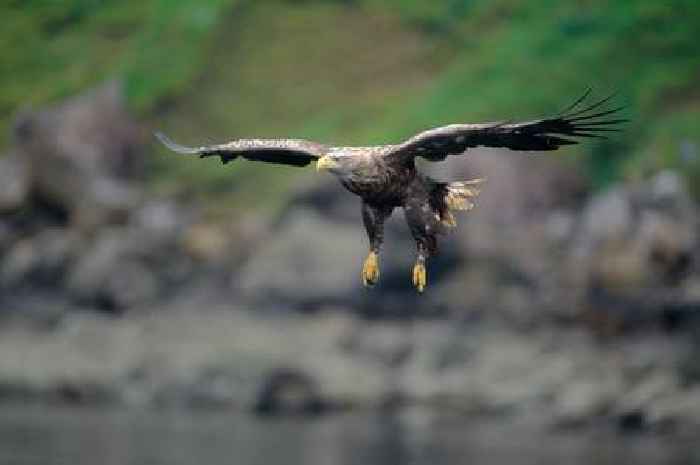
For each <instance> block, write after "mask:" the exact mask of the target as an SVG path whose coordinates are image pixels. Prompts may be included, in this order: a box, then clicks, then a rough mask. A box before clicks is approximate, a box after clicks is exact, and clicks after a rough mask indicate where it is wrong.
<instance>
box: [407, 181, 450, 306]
mask: <svg viewBox="0 0 700 465" xmlns="http://www.w3.org/2000/svg"><path fill="white" fill-rule="evenodd" d="M403 210H404V213H405V215H406V223H408V227H409V229H410V230H411V235H412V236H413V240H414V241H416V249H417V255H416V263H415V265H414V266H413V273H412V279H413V286H414V287H415V288H416V290H417V291H418V292H419V293H422V292H423V291H424V290H425V287H426V286H427V285H428V277H427V272H426V268H425V263H426V261H427V259H428V257H430V256H432V255H435V254H436V253H437V250H438V245H437V234H439V233H441V232H442V231H443V230H444V227H445V226H444V225H443V224H441V223H440V215H439V213H438V212H437V211H436V210H435V209H433V207H432V206H431V204H430V202H429V201H428V200H427V199H424V198H421V197H420V196H418V195H416V196H414V197H413V198H410V199H409V200H408V201H407V202H406V204H405V205H404V207H403Z"/></svg>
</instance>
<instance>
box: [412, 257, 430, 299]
mask: <svg viewBox="0 0 700 465" xmlns="http://www.w3.org/2000/svg"><path fill="white" fill-rule="evenodd" d="M426 284H428V278H427V274H426V272H425V265H424V264H423V263H420V262H419V263H416V265H415V266H414V267H413V285H414V286H415V287H416V289H417V290H418V292H419V293H422V292H423V291H424V290H425V286H426Z"/></svg>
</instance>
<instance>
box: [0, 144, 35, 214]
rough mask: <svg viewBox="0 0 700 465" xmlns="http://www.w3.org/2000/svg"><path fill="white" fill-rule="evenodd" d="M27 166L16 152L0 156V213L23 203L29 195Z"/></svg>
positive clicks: (9, 210)
mask: <svg viewBox="0 0 700 465" xmlns="http://www.w3.org/2000/svg"><path fill="white" fill-rule="evenodd" d="M29 186H30V178H29V167H28V166H27V162H26V160H25V159H22V158H21V157H20V156H19V155H18V154H17V153H10V154H8V155H5V156H4V157H0V214H3V213H8V212H13V211H15V210H17V209H19V208H20V207H21V206H22V205H24V203H25V201H26V200H27V196H28V195H29Z"/></svg>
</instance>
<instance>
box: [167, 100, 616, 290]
mask: <svg viewBox="0 0 700 465" xmlns="http://www.w3.org/2000/svg"><path fill="white" fill-rule="evenodd" d="M590 93H591V90H590V89H588V90H587V91H586V92H585V93H584V94H583V95H582V96H581V97H580V98H578V99H577V100H576V101H575V102H573V103H572V104H571V105H569V106H568V107H567V108H566V109H564V110H563V111H561V112H560V113H558V114H557V115H556V116H552V117H547V118H543V119H535V120H531V121H524V122H512V121H501V122H493V123H478V124H450V125H447V126H442V127H437V128H433V129H429V130H426V131H423V132H420V133H418V134H416V135H415V136H413V137H411V138H410V139H408V140H406V141H404V142H402V143H399V144H388V145H376V146H368V147H335V146H329V145H325V144H322V143H318V142H313V141H308V140H303V139H237V140H233V141H230V142H226V143H223V144H216V145H204V146H200V147H187V146H183V145H179V144H177V143H175V142H173V141H172V140H171V139H169V138H168V137H167V136H165V135H164V134H163V133H160V132H156V133H155V136H156V137H157V138H158V139H159V140H160V141H161V142H162V143H163V144H164V145H165V146H166V147H167V148H168V149H170V150H172V151H174V152H177V153H180V154H185V155H196V156H199V157H200V158H205V157H211V156H213V157H219V158H220V159H221V162H222V163H224V164H226V163H229V162H231V161H233V160H236V159H238V158H243V159H246V160H252V161H258V162H265V163H273V164H280V165H290V166H297V167H304V166H307V165H309V164H310V163H311V162H312V161H315V162H316V170H317V171H328V172H330V173H332V174H333V175H335V176H336V177H337V178H338V180H339V181H340V183H341V184H342V185H343V186H344V187H345V188H346V189H347V190H349V191H350V192H352V193H354V194H356V195H357V196H359V197H360V199H361V200H362V220H363V223H364V227H365V229H366V232H367V236H368V238H369V253H368V255H367V258H366V259H365V261H364V263H363V267H362V273H361V278H362V283H363V284H364V285H365V286H367V287H369V286H373V285H374V284H376V283H377V282H378V280H379V254H380V249H381V247H382V243H383V241H384V222H385V221H386V220H387V219H388V218H389V216H390V215H391V214H392V212H393V211H394V210H395V209H397V208H401V209H403V211H404V215H405V219H406V223H407V224H408V227H409V229H410V232H411V235H412V236H413V239H414V241H415V244H416V259H415V264H414V266H413V270H412V274H411V276H412V282H413V286H414V287H415V288H416V290H417V291H418V293H422V292H423V291H424V289H425V287H426V285H427V273H426V260H427V259H428V258H429V257H430V256H433V255H435V254H436V253H437V251H438V236H440V235H443V234H445V233H447V232H448V231H449V230H450V229H452V228H454V227H455V226H456V224H457V222H456V220H455V217H454V214H453V213H454V212H455V211H461V210H471V209H472V208H473V207H474V205H475V199H476V197H477V196H478V195H479V192H480V189H481V187H482V183H483V181H484V180H483V179H471V180H464V181H454V182H441V181H439V180H435V179H431V178H430V177H428V176H426V175H425V174H423V173H421V172H420V171H419V170H417V169H416V163H415V162H416V158H418V157H420V158H423V159H425V160H428V161H431V162H439V161H443V160H445V159H446V158H447V156H449V155H461V154H464V153H465V152H467V151H468V149H470V148H473V147H501V148H506V149H510V150H518V151H551V150H557V149H559V148H560V147H563V146H566V145H573V144H577V143H579V141H580V138H606V134H608V133H610V132H614V131H619V130H620V129H619V126H618V125H619V124H620V123H624V122H627V120H626V119H619V117H618V115H617V113H618V112H619V111H620V110H622V109H623V108H624V107H616V108H610V107H609V105H608V103H609V102H610V100H611V98H612V97H613V95H610V96H608V97H606V98H603V99H601V100H595V101H593V102H591V99H589V95H590Z"/></svg>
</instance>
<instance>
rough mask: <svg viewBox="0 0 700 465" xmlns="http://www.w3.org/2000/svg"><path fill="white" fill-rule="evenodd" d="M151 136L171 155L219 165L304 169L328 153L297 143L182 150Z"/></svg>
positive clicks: (162, 136) (236, 144)
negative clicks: (209, 160) (237, 161)
mask: <svg viewBox="0 0 700 465" xmlns="http://www.w3.org/2000/svg"><path fill="white" fill-rule="evenodd" d="M155 136H156V137H157V138H158V140H160V141H161V142H162V143H163V145H165V146H166V147H168V148H169V149H170V150H172V151H173V152H177V153H182V154H185V155H197V156H199V157H200V158H204V157H211V156H216V157H220V158H221V162H222V163H228V162H230V161H232V160H235V159H236V158H238V157H243V158H245V159H246V160H253V161H262V162H265V163H277V164H280V165H291V166H306V165H308V164H309V163H311V161H313V160H316V159H318V158H320V157H322V156H323V155H325V154H326V153H327V152H328V147H326V146H325V145H323V144H319V143H316V142H311V141H307V140H301V139H238V140H234V141H231V142H227V143H225V144H218V145H205V146H201V147H186V146H184V145H180V144H176V143H175V142H173V141H172V140H170V138H168V137H167V136H166V135H165V134H163V133H161V132H156V133H155Z"/></svg>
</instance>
